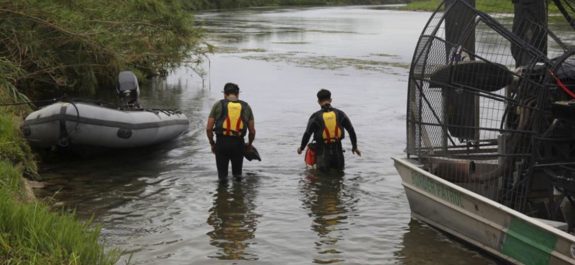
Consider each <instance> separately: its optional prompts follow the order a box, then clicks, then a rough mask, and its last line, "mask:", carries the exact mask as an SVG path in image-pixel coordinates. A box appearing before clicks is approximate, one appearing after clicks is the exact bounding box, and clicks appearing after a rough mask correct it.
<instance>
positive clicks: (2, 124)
mask: <svg viewBox="0 0 575 265" xmlns="http://www.w3.org/2000/svg"><path fill="white" fill-rule="evenodd" d="M1 89H4V87H1ZM2 91H6V90H2ZM0 99H7V98H6V97H2V96H0ZM5 109H7V108H6V107H3V108H2V111H0V213H1V214H0V264H38V265H45V264H46V265H52V264H54V265H56V264H78V265H79V264H110V265H112V264H115V262H116V261H117V260H118V257H119V253H118V252H117V251H111V252H109V253H106V252H105V251H104V249H103V247H102V246H101V245H100V244H99V242H98V236H99V229H98V228H97V227H92V226H91V225H90V224H89V222H80V221H78V220H76V218H75V217H74V216H73V215H72V214H67V213H61V214H59V213H53V212H50V210H49V207H48V206H47V205H45V204H44V203H42V202H37V201H34V200H31V199H30V198H29V197H28V195H27V194H26V192H25V191H26V189H25V188H24V182H23V179H22V175H23V174H25V172H26V171H28V173H27V174H30V173H34V172H35V164H34V161H33V160H32V156H31V155H30V154H31V153H30V150H29V148H28V146H27V144H26V143H25V142H24V140H23V138H22V137H21V135H20V130H19V122H18V119H16V118H15V117H16V116H14V114H13V113H14V112H18V111H20V110H18V109H15V108H9V109H8V111H5Z"/></svg>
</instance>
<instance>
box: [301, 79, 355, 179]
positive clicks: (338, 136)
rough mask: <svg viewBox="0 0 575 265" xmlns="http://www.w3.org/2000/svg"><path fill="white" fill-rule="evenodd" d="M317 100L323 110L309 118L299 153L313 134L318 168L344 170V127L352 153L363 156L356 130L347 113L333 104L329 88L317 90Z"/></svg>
mask: <svg viewBox="0 0 575 265" xmlns="http://www.w3.org/2000/svg"><path fill="white" fill-rule="evenodd" d="M317 100H318V103H319V105H320V107H321V110H319V111H317V112H315V113H314V114H312V115H311V117H310V118H309V122H308V124H307V128H306V130H305V133H304V134H303V137H302V140H301V145H300V147H299V148H298V149H297V153H298V154H301V153H302V151H303V150H304V148H305V146H306V145H307V143H308V141H309V139H310V137H311V135H312V134H313V135H314V137H313V139H314V140H315V142H316V143H317V150H316V165H317V168H318V169H320V170H328V169H337V170H343V168H344V167H345V161H344V159H343V148H342V146H341V140H342V139H343V138H344V137H345V134H344V131H343V129H345V130H347V132H348V133H349V139H350V140H351V145H352V149H351V151H352V153H354V154H356V155H358V156H361V152H360V151H359V149H357V137H356V135H355V130H354V129H353V126H352V125H351V121H350V120H349V118H348V117H347V115H346V114H345V113H344V112H343V111H341V110H339V109H336V108H334V107H332V106H331V92H329V90H326V89H321V90H320V91H319V92H317Z"/></svg>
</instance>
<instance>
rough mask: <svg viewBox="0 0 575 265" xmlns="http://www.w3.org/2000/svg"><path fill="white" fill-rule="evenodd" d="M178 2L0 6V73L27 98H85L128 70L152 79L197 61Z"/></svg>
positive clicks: (6, 2) (188, 19)
mask: <svg viewBox="0 0 575 265" xmlns="http://www.w3.org/2000/svg"><path fill="white" fill-rule="evenodd" d="M183 2H184V1H182V0H138V1H114V0H99V1H92V0H76V1H69V0H53V1H44V0H0V35H1V36H3V37H2V38H0V58H1V60H0V66H1V65H2V61H7V62H9V63H11V64H12V66H14V67H15V68H16V69H14V70H16V71H15V72H17V73H18V75H16V76H14V78H11V79H9V80H8V81H10V82H11V84H12V85H13V86H14V87H17V88H18V89H19V90H20V92H22V93H24V94H26V95H27V96H29V97H31V98H32V99H39V98H44V97H47V96H52V95H58V96H59V95H62V94H64V93H67V94H68V95H91V94H93V93H94V92H95V90H96V89H97V88H108V89H109V88H110V87H113V85H114V84H115V80H116V76H117V73H118V72H119V71H120V70H122V69H131V70H135V71H136V72H138V73H139V74H140V75H141V76H143V75H146V76H150V75H158V74H163V73H166V71H169V70H170V69H172V68H174V67H177V66H179V65H180V64H181V63H182V62H183V61H184V60H188V59H189V58H190V57H193V56H194V55H198V54H201V53H202V51H200V50H199V49H200V48H199V47H200V45H199V44H200V40H201V31H200V30H198V29H197V28H195V27H194V26H193V25H194V22H193V16H192V14H191V13H190V12H187V11H186V10H184V7H183V5H182V3H183Z"/></svg>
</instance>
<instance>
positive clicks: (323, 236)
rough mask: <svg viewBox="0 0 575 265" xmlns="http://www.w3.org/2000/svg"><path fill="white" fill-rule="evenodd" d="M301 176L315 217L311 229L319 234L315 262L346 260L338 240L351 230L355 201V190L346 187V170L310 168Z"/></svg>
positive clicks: (306, 202) (307, 204)
mask: <svg viewBox="0 0 575 265" xmlns="http://www.w3.org/2000/svg"><path fill="white" fill-rule="evenodd" d="M307 173H308V174H307V176H306V177H305V179H302V180H301V192H302V198H303V199H302V200H303V205H304V208H306V209H308V210H309V211H310V213H309V216H310V217H311V218H312V219H313V222H312V227H311V229H312V230H313V231H314V232H315V233H316V234H317V236H318V239H317V240H316V241H315V243H314V244H315V246H314V248H315V249H316V251H317V256H316V257H315V258H314V260H313V263H318V264H329V263H338V262H344V261H345V260H344V258H343V257H342V255H341V254H343V253H342V252H343V250H342V249H341V248H340V247H338V242H339V241H340V240H342V239H344V238H345V233H346V232H347V231H348V230H349V226H350V225H351V224H350V221H349V218H350V217H351V216H353V214H351V213H350V211H352V208H353V205H350V203H355V200H354V198H353V194H351V193H350V192H349V191H347V190H346V186H345V184H344V182H343V180H344V174H343V173H340V172H330V173H321V172H319V171H315V170H310V171H308V172H307Z"/></svg>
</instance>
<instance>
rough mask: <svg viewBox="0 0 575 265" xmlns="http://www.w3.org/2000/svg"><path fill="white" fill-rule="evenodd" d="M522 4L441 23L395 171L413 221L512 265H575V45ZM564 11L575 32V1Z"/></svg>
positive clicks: (469, 10) (418, 78)
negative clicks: (508, 11) (496, 12)
mask: <svg viewBox="0 0 575 265" xmlns="http://www.w3.org/2000/svg"><path fill="white" fill-rule="evenodd" d="M513 2H514V4H515V14H514V15H513V16H511V15H509V14H505V15H493V16H491V15H489V14H486V13H484V12H482V11H480V10H478V9H476V8H475V6H474V1H473V0H448V1H445V2H443V3H442V4H441V5H440V6H439V7H438V9H437V10H436V11H435V12H434V13H433V14H432V16H431V18H430V19H429V21H428V23H427V25H426V26H425V28H424V30H423V32H422V34H421V36H420V38H419V40H418V43H417V45H416V49H415V52H414V56H413V59H412V64H411V69H410V74H409V83H408V96H407V115H406V121H407V123H406V124H407V130H406V132H407V141H406V143H407V147H406V153H407V156H406V157H402V158H394V161H395V166H396V168H397V170H398V172H399V174H400V176H401V178H402V185H403V186H404V189H405V192H406V196H407V199H408V201H409V205H410V208H411V213H412V217H413V218H415V219H418V220H420V221H422V222H425V223H427V224H429V225H431V226H432V227H435V228H437V229H439V230H441V231H443V232H446V233H448V234H450V235H452V236H454V237H456V238H458V239H460V240H463V241H465V242H467V243H469V244H471V245H474V246H476V247H478V248H480V249H482V250H484V251H486V252H488V253H490V254H492V255H493V256H496V257H498V258H499V259H501V260H504V261H507V262H510V263H514V264H575V236H574V234H573V232H574V230H575V206H574V205H575V204H574V203H575V202H574V197H575V47H573V46H572V43H573V40H574V39H575V38H573V37H574V36H575V35H568V34H562V36H559V35H558V34H555V33H554V31H553V30H551V29H550V27H549V26H548V19H549V16H548V14H547V13H548V12H547V10H548V9H547V7H548V6H547V1H543V0H541V1H525V0H516V1H513ZM553 2H554V4H555V5H557V7H558V10H559V11H560V13H561V14H562V15H563V17H564V18H565V19H566V21H567V23H565V24H566V27H568V28H569V27H572V28H571V31H572V32H573V29H575V22H574V20H573V18H572V16H573V14H575V1H573V0H554V1H553ZM559 18H561V17H557V18H555V17H554V19H557V20H558V19H559ZM561 19H562V20H561V21H562V22H563V21H565V20H563V18H561ZM574 33H575V32H574Z"/></svg>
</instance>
